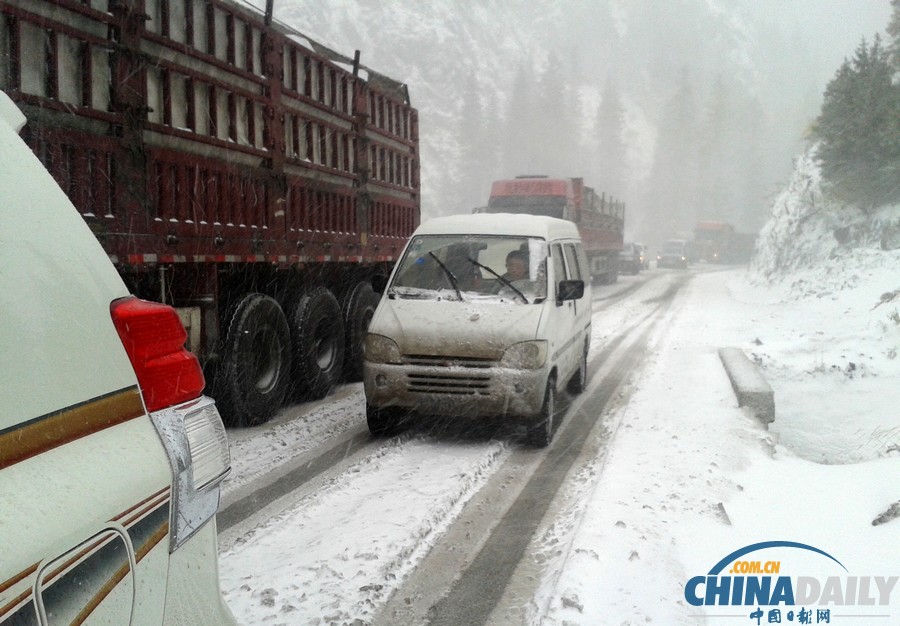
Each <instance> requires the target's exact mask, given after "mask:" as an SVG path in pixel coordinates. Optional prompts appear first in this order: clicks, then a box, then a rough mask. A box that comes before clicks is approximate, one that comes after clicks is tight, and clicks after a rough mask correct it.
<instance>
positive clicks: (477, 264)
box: [466, 256, 530, 304]
mask: <svg viewBox="0 0 900 626" xmlns="http://www.w3.org/2000/svg"><path fill="white" fill-rule="evenodd" d="M466 261H468V262H469V263H471V264H472V265H476V266H478V267H480V268H481V269H483V270H487V271H489V272H490V273H491V274H493V275H494V276H496V277H497V279H498V280H499V281H500V282H501V283H503V284H504V285H506V286H507V287H509V288H510V289H512V290H513V291H515V292H516V295H518V296H519V297H520V298H522V300H524V301H525V304H530V302H528V298H526V297H525V294H524V293H522V292H521V291H519V289H518V288H517V287H516V286H515V285H513V284H512V283H511V282H509V281H508V280H506V279H505V278H503V277H502V276H501V275H500V274H498V273H497V272H495V271H494V270H492V269H491V268H489V267H488V266H487V265H484V264H483V263H479V262H478V261H476V260H475V259H473V258H472V257H469V256H467V257H466Z"/></svg>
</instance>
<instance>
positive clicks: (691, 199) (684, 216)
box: [639, 70, 699, 240]
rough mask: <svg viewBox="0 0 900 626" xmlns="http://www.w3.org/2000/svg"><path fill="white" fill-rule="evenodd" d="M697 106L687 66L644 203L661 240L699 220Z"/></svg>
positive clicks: (665, 120) (648, 228)
mask: <svg viewBox="0 0 900 626" xmlns="http://www.w3.org/2000/svg"><path fill="white" fill-rule="evenodd" d="M696 136H697V123H696V106H695V103H694V90H693V87H692V84H691V80H690V78H689V75H688V72H687V70H684V71H682V73H681V81H680V84H679V86H678V89H677V91H676V92H675V94H674V95H673V96H672V98H671V99H670V100H669V102H668V103H667V105H666V107H665V110H664V111H663V114H662V119H661V120H660V123H659V134H658V136H657V139H656V150H655V152H654V156H653V165H652V167H651V174H650V177H649V179H648V182H647V188H646V192H645V198H644V199H643V203H642V205H641V206H642V207H643V208H645V209H646V211H647V212H646V213H644V220H645V222H646V224H645V225H644V227H642V228H639V230H640V231H641V232H653V233H655V236H656V237H657V238H658V239H659V240H663V239H666V238H668V237H673V236H675V235H676V234H680V233H689V232H691V231H692V230H693V228H694V225H695V223H696V221H697V216H698V210H697V201H698V196H699V193H698V191H697V150H696Z"/></svg>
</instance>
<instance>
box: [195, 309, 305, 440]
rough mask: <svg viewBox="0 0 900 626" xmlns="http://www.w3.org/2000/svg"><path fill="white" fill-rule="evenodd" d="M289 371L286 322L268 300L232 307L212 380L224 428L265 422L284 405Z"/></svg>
mask: <svg viewBox="0 0 900 626" xmlns="http://www.w3.org/2000/svg"><path fill="white" fill-rule="evenodd" d="M290 370H291V341H290V331H289V329H288V323H287V319H286V318H285V316H284V312H283V311H282V310H281V307H280V306H279V305H278V302H276V301H275V300H274V299H272V298H270V297H269V296H266V295H263V294H261V293H251V294H248V295H247V296H245V297H244V298H243V299H242V300H240V302H238V304H237V306H236V307H234V309H233V312H232V315H231V321H230V323H229V325H228V332H227V335H226V337H225V350H224V358H223V360H222V363H221V364H220V365H219V368H218V371H217V373H216V379H215V385H214V387H213V388H214V389H215V399H216V401H217V402H218V403H219V405H220V407H221V409H222V417H223V419H224V420H225V421H226V423H228V424H229V425H230V426H255V425H257V424H262V423H263V422H266V421H268V420H269V419H270V418H271V417H272V416H273V415H274V414H275V411H277V410H278V409H279V408H280V407H281V404H282V402H283V401H284V397H285V394H286V393H287V391H288V386H289V381H290Z"/></svg>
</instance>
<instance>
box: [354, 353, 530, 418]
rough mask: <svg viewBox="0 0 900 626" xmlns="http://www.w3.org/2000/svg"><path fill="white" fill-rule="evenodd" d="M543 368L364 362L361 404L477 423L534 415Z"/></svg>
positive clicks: (447, 363) (453, 363) (484, 364)
mask: <svg viewBox="0 0 900 626" xmlns="http://www.w3.org/2000/svg"><path fill="white" fill-rule="evenodd" d="M546 380H547V371H546V368H545V367H542V368H539V369H534V370H526V369H513V368H508V367H500V366H499V365H498V364H497V363H496V362H490V363H486V362H479V363H477V364H474V365H473V364H469V365H464V364H459V363H458V362H454V361H452V360H446V361H442V360H441V359H440V358H438V357H435V358H434V364H431V365H426V364H418V363H416V364H410V363H404V364H386V363H372V362H369V361H364V362H363V386H364V388H365V393H366V401H367V402H368V403H369V404H370V405H371V406H374V407H378V408H383V407H391V406H395V407H403V408H407V409H410V410H414V411H418V412H422V413H428V414H433V415H445V416H460V417H479V416H502V415H510V416H521V417H529V416H533V415H537V414H538V412H539V411H540V410H541V405H542V404H543V401H544V390H545V387H546Z"/></svg>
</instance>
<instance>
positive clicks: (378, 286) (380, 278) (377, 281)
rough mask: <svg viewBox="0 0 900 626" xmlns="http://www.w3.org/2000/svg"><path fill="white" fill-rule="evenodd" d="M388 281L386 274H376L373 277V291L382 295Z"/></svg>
mask: <svg viewBox="0 0 900 626" xmlns="http://www.w3.org/2000/svg"><path fill="white" fill-rule="evenodd" d="M387 281H388V277H387V276H385V275H384V274H375V275H374V276H373V277H372V291H374V292H375V293H377V294H378V295H379V296H380V295H381V294H383V293H384V289H385V287H387Z"/></svg>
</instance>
